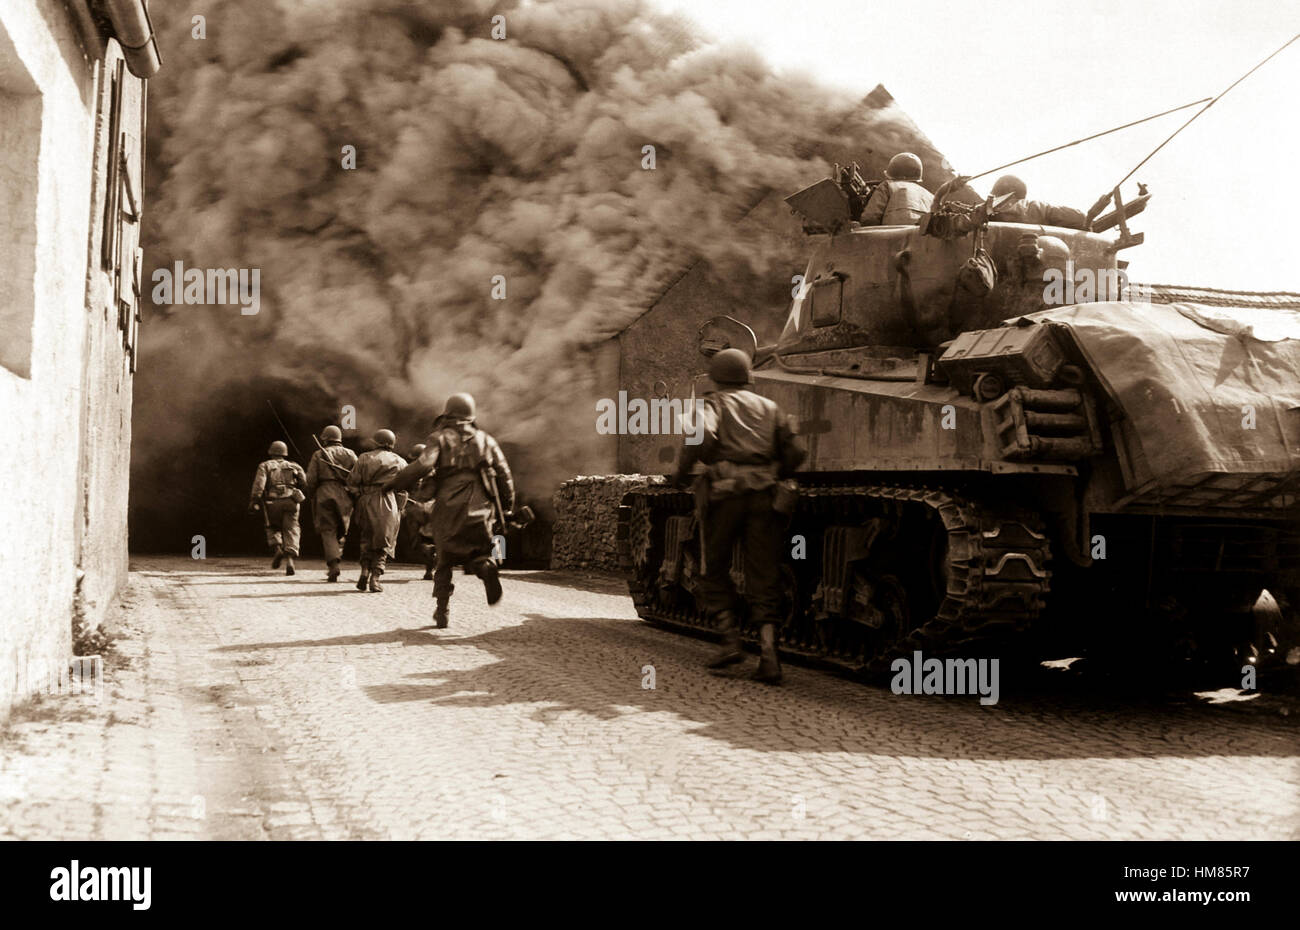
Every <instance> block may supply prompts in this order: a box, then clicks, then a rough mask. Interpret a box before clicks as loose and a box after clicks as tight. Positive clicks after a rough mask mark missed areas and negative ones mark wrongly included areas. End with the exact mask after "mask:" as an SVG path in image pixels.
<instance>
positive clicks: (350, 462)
mask: <svg viewBox="0 0 1300 930" xmlns="http://www.w3.org/2000/svg"><path fill="white" fill-rule="evenodd" d="M356 464H357V454H356V453H355V452H353V451H352V450H351V449H349V448H348V447H347V446H345V445H343V443H342V442H341V441H340V440H337V439H334V440H327V444H326V445H325V447H324V448H323V449H318V450H317V451H316V452H315V453H313V455H312V457H311V462H310V463H308V465H307V496H308V497H310V498H311V501H312V504H313V505H314V506H313V508H312V522H313V523H314V525H315V527H316V532H317V533H319V534H320V541H321V548H322V549H324V551H325V563H326V564H327V565H328V566H329V575H330V578H329V580H330V581H334V580H335V579H337V578H338V563H339V561H340V560H341V559H342V558H343V541H344V540H345V539H346V538H347V535H348V524H349V523H350V522H351V520H352V496H351V495H350V494H348V487H347V482H348V478H349V477H350V476H349V472H351V471H352V468H353V466H355V465H356Z"/></svg>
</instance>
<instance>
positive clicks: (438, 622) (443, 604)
mask: <svg viewBox="0 0 1300 930" xmlns="http://www.w3.org/2000/svg"><path fill="white" fill-rule="evenodd" d="M448 600H450V598H445V597H440V598H438V603H437V604H435V605H434V608H433V625H434V626H436V627H437V628H438V629H440V630H445V629H446V628H447V620H448V617H447V601H448Z"/></svg>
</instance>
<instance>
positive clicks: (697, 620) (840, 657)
mask: <svg viewBox="0 0 1300 930" xmlns="http://www.w3.org/2000/svg"><path fill="white" fill-rule="evenodd" d="M882 502H890V503H892V504H894V506H895V507H896V506H897V504H908V503H913V504H916V505H919V506H920V507H924V508H926V509H927V510H928V512H929V514H930V515H931V516H933V517H935V518H937V519H938V520H939V521H941V523H942V527H943V531H944V532H945V533H946V543H947V545H946V549H945V554H944V558H943V577H944V580H945V582H946V585H945V587H946V590H945V591H943V592H942V594H941V595H940V594H938V592H936V596H937V597H939V603H938V607H937V609H936V610H935V611H934V612H933V615H927V616H924V617H919V618H912V620H911V621H910V622H909V623H908V624H907V626H908V627H909V628H906V629H901V630H899V631H898V632H897V633H896V634H895V635H890V636H882V637H880V639H879V640H878V641H877V642H874V643H872V644H871V645H870V646H869V647H867V648H865V649H860V650H858V651H855V650H854V649H852V648H850V649H847V650H846V649H844V648H837V647H836V645H835V643H833V642H828V640H827V638H826V637H824V636H822V635H819V634H818V632H817V630H818V629H819V624H825V623H826V620H825V619H822V620H818V619H815V618H813V617H811V616H810V614H811V613H812V612H811V610H810V609H809V606H810V605H809V604H808V603H807V599H806V598H803V597H801V596H800V595H798V594H796V603H795V605H794V609H793V610H792V614H791V619H790V622H788V623H787V624H786V625H785V627H784V628H783V629H782V632H781V637H780V640H779V643H778V646H779V649H780V651H781V653H782V654H783V655H786V656H793V657H799V658H801V659H804V660H811V661H812V662H813V663H814V664H825V665H830V666H832V667H836V668H838V669H840V670H842V671H846V672H849V673H852V674H860V675H865V676H868V677H875V676H879V675H882V674H885V673H886V672H888V670H889V664H890V662H892V661H893V659H894V658H896V657H899V656H909V657H910V655H911V653H912V652H913V651H916V650H920V651H921V652H923V653H926V654H927V655H942V654H945V653H951V652H952V651H953V650H954V649H956V648H957V647H961V646H966V647H968V648H973V646H972V644H978V645H979V646H980V647H983V646H984V645H985V644H989V645H994V644H997V643H999V642H1002V641H1004V637H1005V636H1007V635H1014V634H1015V633H1016V632H1018V631H1023V630H1024V629H1026V628H1027V627H1028V626H1029V624H1031V623H1032V622H1033V621H1034V620H1035V619H1036V618H1037V617H1038V615H1039V613H1040V612H1041V611H1042V610H1043V608H1044V606H1045V600H1046V596H1047V592H1048V585H1049V580H1050V577H1051V572H1050V571H1049V570H1048V568H1047V566H1048V563H1049V561H1050V558H1051V553H1050V548H1049V544H1048V539H1047V536H1046V534H1045V533H1044V532H1043V529H1042V523H1041V521H1040V520H1039V519H1038V517H1037V515H1036V514H1034V513H1031V512H1026V511H1023V510H1020V509H1017V508H1015V507H1011V506H1006V505H998V504H991V503H979V502H974V501H970V500H966V499H963V498H962V497H959V496H958V495H957V494H955V493H953V492H951V491H947V490H939V489H934V488H924V487H911V486H904V485H883V484H869V485H824V486H813V487H805V488H801V489H800V496H799V506H798V509H797V511H796V513H795V516H794V521H793V523H794V525H798V526H801V527H811V528H816V527H818V526H821V527H826V526H832V525H845V524H849V525H852V524H854V523H857V522H861V521H865V520H867V519H868V518H869V514H870V513H871V512H872V511H873V510H879V509H880V505H881V504H882ZM692 506H693V499H692V496H691V495H690V494H689V493H688V492H685V491H681V490H678V489H677V488H674V487H669V486H664V485H657V486H655V485H652V486H650V487H646V488H642V489H638V490H635V491H632V492H629V493H628V494H627V495H626V496H625V497H624V499H623V505H622V506H621V507H620V508H619V530H618V540H619V547H620V554H621V556H622V563H623V566H624V570H625V571H626V572H628V590H629V593H630V594H631V596H632V601H633V603H634V605H635V607H636V611H637V614H638V615H639V616H640V617H641V618H642V619H644V620H647V621H650V622H653V623H657V624H661V625H664V626H667V627H670V628H674V629H678V630H683V631H689V632H707V631H710V630H712V628H713V627H712V623H711V621H710V619H708V618H706V617H705V616H704V615H703V612H702V611H700V610H699V608H698V607H697V606H696V604H695V600H694V598H693V597H689V596H680V595H677V596H670V597H664V596H663V594H662V592H661V591H660V590H657V588H660V587H661V586H662V581H661V578H660V567H659V565H658V564H655V565H651V564H649V559H650V557H651V555H652V553H653V551H654V549H655V548H656V546H655V539H654V533H655V526H656V525H657V524H658V525H663V526H665V531H663V532H661V534H660V535H661V536H667V535H668V533H667V532H666V524H667V521H668V519H669V518H670V517H674V516H688V515H689V514H690V513H691V512H692ZM910 512H911V513H913V514H917V513H918V512H919V511H918V510H917V509H916V508H912V509H911V511H910ZM915 519H916V517H913V518H912V522H913V523H914V522H915ZM922 519H923V517H922ZM660 547H662V543H661V544H660ZM661 557H662V553H661ZM814 570H815V571H816V572H817V573H819V574H820V573H824V571H825V567H824V566H822V565H820V564H819V565H817V566H816V567H815V569H814ZM735 577H736V572H735V570H734V569H733V578H735ZM800 601H803V603H799V602H800ZM833 622H834V623H836V624H840V625H843V624H850V625H852V624H854V623H855V621H853V620H850V619H847V618H839V619H836V620H834V621H833ZM823 628H824V627H823ZM754 633H755V631H754V630H750V629H746V630H745V634H746V639H751V640H752V639H753V636H754Z"/></svg>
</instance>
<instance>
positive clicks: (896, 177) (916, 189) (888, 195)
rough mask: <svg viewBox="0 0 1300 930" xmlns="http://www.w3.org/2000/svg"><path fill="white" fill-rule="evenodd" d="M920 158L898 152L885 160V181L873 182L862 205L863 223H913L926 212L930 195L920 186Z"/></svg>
mask: <svg viewBox="0 0 1300 930" xmlns="http://www.w3.org/2000/svg"><path fill="white" fill-rule="evenodd" d="M921 171H922V168H921V159H919V158H917V157H916V156H915V155H913V154H912V153H911V152H899V153H898V154H897V155H895V156H894V157H893V158H891V159H890V160H889V167H888V168H886V169H885V180H883V181H881V182H880V183H879V184H877V185H876V188H875V190H873V191H872V192H871V196H870V197H868V198H867V203H866V205H865V206H864V207H863V208H862V215H861V216H860V217H859V218H858V222H859V223H860V224H861V225H863V226H915V225H916V224H917V223H919V222H920V221H921V217H923V216H925V214H927V213H929V212H930V207H931V205H932V204H933V202H934V197H933V196H932V195H931V194H930V192H929V191H928V190H926V189H925V188H924V187H922V186H921V183H920V182H921Z"/></svg>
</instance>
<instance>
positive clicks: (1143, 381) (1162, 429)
mask: <svg viewBox="0 0 1300 930" xmlns="http://www.w3.org/2000/svg"><path fill="white" fill-rule="evenodd" d="M1029 319H1033V320H1037V321H1047V320H1050V321H1053V322H1056V323H1059V324H1061V325H1062V326H1064V327H1066V328H1067V329H1068V330H1069V332H1070V334H1071V335H1072V336H1073V337H1074V341H1075V343H1076V345H1077V346H1078V347H1079V349H1080V350H1081V351H1082V352H1083V355H1084V356H1085V358H1086V359H1087V361H1088V363H1089V365H1090V366H1091V368H1092V370H1093V372H1095V373H1096V375H1097V376H1098V378H1099V379H1100V380H1101V382H1102V384H1103V385H1104V386H1105V387H1106V389H1107V390H1108V391H1109V392H1110V394H1111V397H1112V398H1113V399H1114V400H1115V401H1116V402H1117V403H1118V404H1119V406H1120V407H1121V408H1122V409H1123V411H1124V413H1125V415H1126V416H1127V417H1128V419H1129V421H1130V423H1131V425H1132V426H1133V427H1134V429H1133V431H1132V432H1133V434H1134V435H1135V436H1136V438H1137V440H1138V441H1139V442H1140V443H1141V447H1142V452H1143V454H1144V456H1145V458H1146V465H1147V467H1148V469H1149V473H1148V474H1147V475H1144V476H1142V477H1143V478H1145V479H1148V480H1149V479H1155V480H1156V481H1160V482H1163V481H1165V480H1168V479H1174V478H1179V477H1185V476H1189V475H1199V474H1205V473H1207V472H1238V473H1240V472H1245V473H1281V472H1289V471H1292V470H1295V469H1297V468H1300V312H1298V311H1296V310H1292V309H1286V308H1262V307H1243V308H1233V307H1209V306H1203V305H1200V304H1190V303H1174V304H1148V303H1134V302H1118V301H1115V302H1105V303H1088V304H1077V305H1075V306H1070V307H1059V308H1053V309H1051V310H1043V311H1040V312H1038V313H1035V314H1032V315H1031V316H1030V317H1029ZM1252 425H1253V428H1250V427H1251V426H1252Z"/></svg>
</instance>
